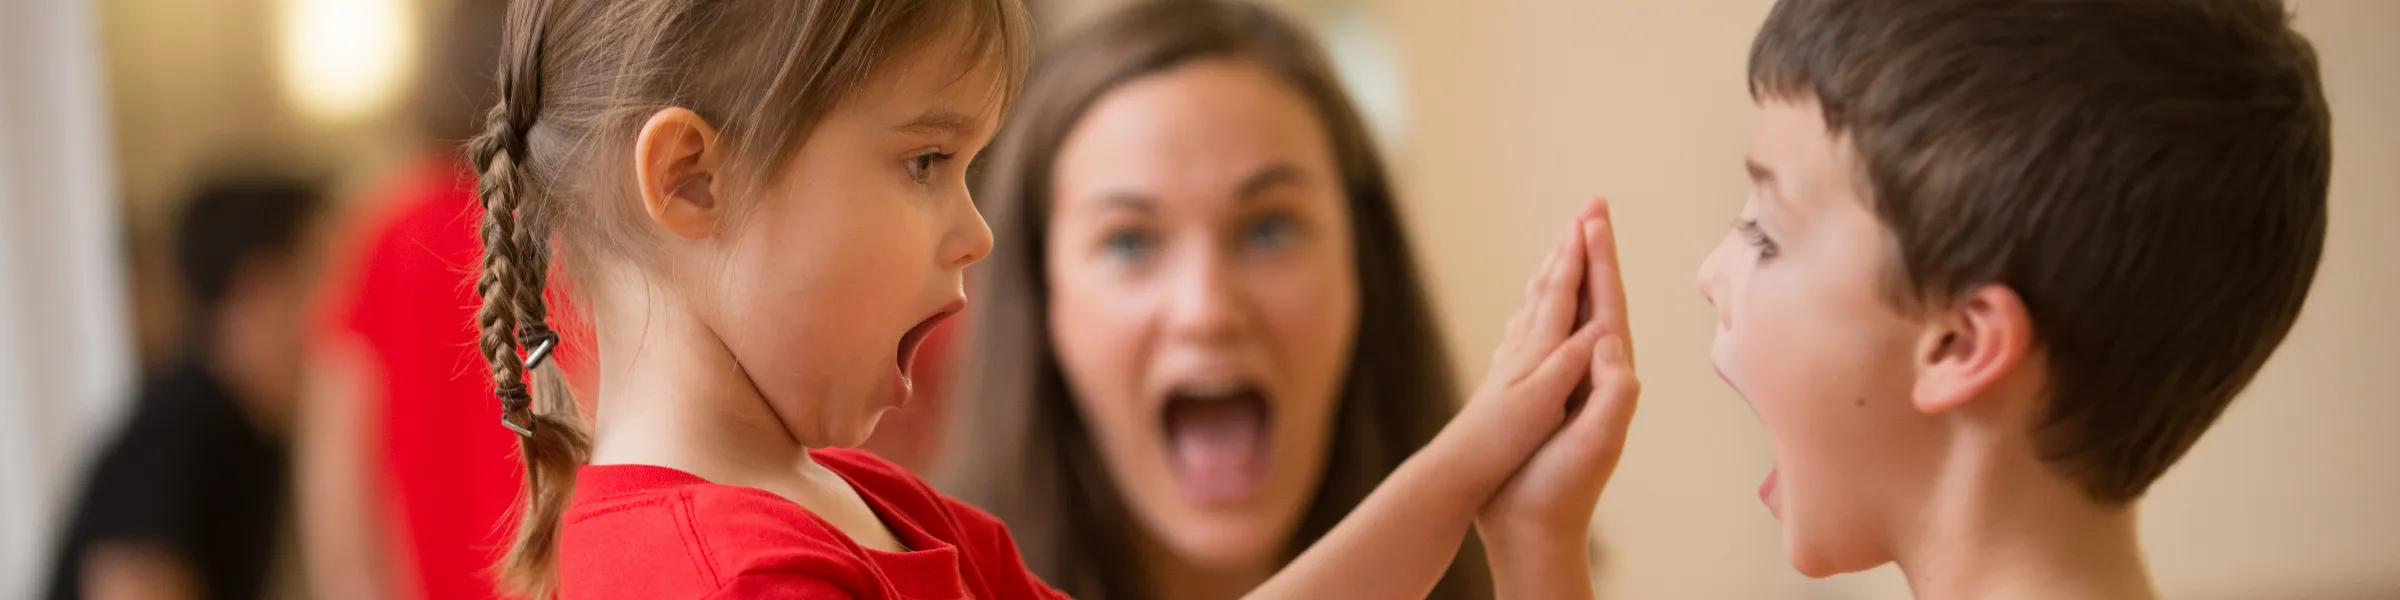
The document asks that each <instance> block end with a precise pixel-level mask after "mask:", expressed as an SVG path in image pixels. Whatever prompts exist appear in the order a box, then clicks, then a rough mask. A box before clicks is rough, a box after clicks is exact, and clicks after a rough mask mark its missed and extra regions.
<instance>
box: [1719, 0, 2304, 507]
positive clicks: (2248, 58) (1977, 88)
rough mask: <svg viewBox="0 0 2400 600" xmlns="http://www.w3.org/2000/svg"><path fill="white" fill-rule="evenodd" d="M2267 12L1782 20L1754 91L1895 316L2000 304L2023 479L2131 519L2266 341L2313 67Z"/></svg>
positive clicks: (2285, 269) (2293, 266) (2296, 277)
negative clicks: (2026, 464)
mask: <svg viewBox="0 0 2400 600" xmlns="http://www.w3.org/2000/svg"><path fill="white" fill-rule="evenodd" d="M2290 21H2291V17H2290V16H2289V15H2288V14H2286V13H2285V10H2284V7H2283V5H2282V3H2280V2H2277V1H2275V0H2046V1H2018V0H2009V1H1996V0H1785V1H1784V2H1781V3H1779V4H1777V5H1776V7H1775V9H1774V12H1773V13H1772V14H1770V15H1769V16H1768V17H1767V22H1766V25H1765V26H1764V27H1763V29H1762V30H1761V31H1760V32H1759V34H1758V38H1757V41H1756V43H1755V45H1754V46H1753V48H1752V50H1751V56H1750V81H1751V92H1752V95H1753V96H1754V97H1757V98H1760V99H1762V100H1763V99H1769V98H1776V99H1809V98H1813V99H1814V100H1816V101H1817V102H1818V103H1820V104H1821V105H1822V107H1823V116H1824V119H1825V123H1826V125H1827V126H1828V128H1829V130H1830V131H1833V132H1835V134H1836V135H1839V136H1844V137H1845V138H1846V140H1845V141H1847V142H1848V143H1849V144H1851V145H1852V147H1853V148H1855V149H1856V152H1857V156H1858V157H1859V160H1860V163H1861V164H1860V168H1861V169H1862V172H1863V173H1864V175H1865V179H1866V181H1867V184H1866V187H1867V188H1868V189H1866V190H1862V192H1864V194H1865V196H1866V197H1867V198H1869V203H1870V204H1871V205H1872V209H1873V210H1874V211H1875V213H1876V214H1877V216H1878V217H1879V218H1880V219H1881V221H1882V222H1883V224H1884V226H1885V227H1887V228H1889V229H1890V230H1891V231H1892V233H1893V234H1894V236H1895V238H1896V239H1897V245H1896V247H1894V248H1893V249H1892V254H1893V256H1895V257H1896V258H1895V263H1896V267H1897V268H1896V269H1895V272H1894V275H1893V277H1892V278H1891V279H1893V280H1894V285H1892V286H1891V287H1892V289H1891V290H1890V291H1891V295H1892V296H1893V299H1894V301H1895V303H1896V304H1897V305H1900V306H1904V307H1910V308H1912V309H1914V308H1925V307H1933V306H1941V305H1943V304H1944V303H1947V302H1950V301H1953V300H1955V299H1957V298H1959V297H1961V296H1962V295H1963V294H1965V293H1967V292H1969V291H1971V290H1973V289H1974V288H1976V287H1979V286H1983V285H1990V284H1998V285H2004V286H2007V287H2008V288H2009V289H2011V290H2013V291H2014V292H2015V293H2016V294H2017V295H2018V296H2019V297H2021V298H2022V299H2023V301H2024V303H2025V307H2026V311H2027V312H2028V313H2030V315H2031V318H2032V321H2033V330H2034V336H2035V342H2036V344H2037V346H2038V347H2039V348H2040V349H2041V350H2043V351H2044V352H2046V353H2047V354H2048V365H2047V366H2048V367H2049V372H2050V374H2051V379H2050V381H2048V382H2047V383H2048V386H2047V390H2046V391H2047V394H2048V401H2049V402H2050V405H2049V407H2048V409H2047V410H2048V413H2047V414H2046V415H2045V418H2044V420H2043V422H2042V423H2041V424H2040V426H2039V428H2038V429H2037V430H2036V431H2034V432H2032V434H2033V435H2034V439H2035V442H2036V443H2037V447H2038V449H2039V450H2040V452H2041V453H2042V457H2043V459H2044V460H2046V461H2048V462H2049V463H2050V464H2051V465H2052V466H2053V467H2055V468H2057V469H2059V470H2060V471H2061V472H2062V473H2064V474H2065V475H2067V476H2069V477H2071V478H2073V479H2074V480H2076V481H2078V482H2079V483H2081V484H2083V485H2084V486H2085V488H2086V491H2088V492H2089V493H2090V494H2091V496H2092V497H2093V498H2095V499H2096V500H2099V501H2101V502H2110V503H2122V502H2130V501H2132V500H2134V499H2136V498H2139V497H2140V496H2141V495H2142V493H2143V491H2145V490H2146V489H2148V487H2149V486H2150V484H2151V483H2152V482H2153V481H2156V480H2157V479H2158V477H2159V476H2160V475H2162V474H2164V473H2165V472H2166V470H2167V468H2168V467H2169V466H2171V465H2173V464H2174V463H2175V461H2176V460H2177V459H2178V458H2180V457H2182V456H2183V454H2184V452H2185V451H2186V450H2189V449H2190V448H2191V446H2192V444H2193V443H2194V442H2195V441H2197V440H2198V439H2199V437H2200V434H2201V433H2202V432H2203V431H2206V430H2207V429H2208V427H2209V425H2210V424H2211V423H2213V422H2215V420H2216V418H2217V416H2218V415H2219V414H2221V413H2222V412H2224V410H2225V407H2226V405H2227V404H2229V403H2230V402H2232V400H2233V397H2234V395H2235V394H2236V393H2238V392H2240V391H2241V389H2242V388H2243V387H2244V386H2246V385H2248V383H2249V382H2250V379H2251V377H2252V376H2253V375H2255V374H2256V373H2257V372H2258V369H2259V366H2260V365H2261V364H2263V363H2265V362H2266V360H2267V356H2268V355H2269V354H2272V353H2273V352H2274V349H2275V347H2276V345H2278V344H2280V343H2281V342H2282V341H2283V337H2284V334H2285V333H2287V332H2288V331H2289V330H2290V329H2291V326H2292V322H2293V320H2294V319H2295V318H2297V316H2298V315H2299V313H2300V306H2301V303H2302V301H2303V300H2304V299H2305V298H2306V297H2307V295H2308V288H2309V284H2310V282H2311V280H2313V279H2314V277H2315V274H2316V268H2317V260H2318V258H2319V256H2320V254H2321V253H2322V252H2323V246H2324V239H2325V196H2326V186H2327V181H2328V177H2329V169H2330V165H2331V163H2332V149H2331V145H2332V142H2331V133H2330V127H2331V124H2330V121H2331V117H2330V116H2329V115H2328V112H2327V109H2326V106H2325V97H2324V92H2323V89H2322V86H2321V84H2320V82H2319V81H2318V76H2317V57H2316V52H2315V51H2314V50H2313V49H2311V47H2310V45H2309V43H2308V41H2307V40H2306V39H2303V38H2302V37H2301V36H2300V35H2299V34H2298V33H2297V32H2295V31H2293V30H2292V28H2291V26H2290Z"/></svg>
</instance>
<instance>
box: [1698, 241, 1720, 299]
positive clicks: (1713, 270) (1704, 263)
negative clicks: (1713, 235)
mask: <svg viewBox="0 0 2400 600" xmlns="http://www.w3.org/2000/svg"><path fill="white" fill-rule="evenodd" d="M1723 254H1725V244H1724V242H1718V243H1717V246H1716V247H1715V248H1710V249H1709V251H1708V256H1705V257H1701V259H1700V272H1699V273H1698V274H1697V275H1696V281H1694V282H1693V283H1694V285H1697V286H1699V288H1700V299H1701V300H1706V301H1708V303H1709V305H1711V306H1714V305H1716V303H1717V273H1718V271H1720V270H1721V269H1720V268H1719V267H1718V264H1717V263H1718V262H1719V261H1718V260H1717V259H1718V257H1719V256H1721V255H1723Z"/></svg>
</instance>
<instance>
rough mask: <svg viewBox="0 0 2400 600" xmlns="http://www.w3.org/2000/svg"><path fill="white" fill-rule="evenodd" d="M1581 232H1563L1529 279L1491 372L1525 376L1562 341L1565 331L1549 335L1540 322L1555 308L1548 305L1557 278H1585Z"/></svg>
mask: <svg viewBox="0 0 2400 600" xmlns="http://www.w3.org/2000/svg"><path fill="white" fill-rule="evenodd" d="M1579 232H1580V228H1578V227H1574V226H1569V227H1568V228H1567V229H1566V231H1562V232H1560V233H1559V236H1558V241H1557V242H1556V243H1554V244H1552V245H1551V248H1550V253H1549V254H1547V255H1544V256H1543V257H1542V264H1541V266H1540V267H1539V268H1537V269H1535V270H1534V273H1533V276H1532V277H1530V278H1528V279H1526V281H1525V299H1524V301H1523V302H1522V303H1520V304H1519V305H1518V306H1517V311H1516V312H1514V313H1510V315H1509V317H1508V325H1507V329H1506V330H1505V331H1503V332H1502V333H1501V336H1500V345H1499V347H1497V348H1494V349H1493V350H1492V373H1491V375H1494V376H1499V377H1504V378H1505V379H1504V380H1515V379H1517V378H1519V377H1522V376H1524V374H1525V372H1526V371H1527V370H1528V369H1532V368H1533V367H1534V364H1535V362H1536V361H1539V360H1541V358H1542V356H1543V353H1545V352H1548V351H1549V350H1550V348H1551V346H1554V345H1556V344H1557V343H1558V339H1557V338H1558V336H1559V335H1561V334H1558V333H1549V334H1547V335H1545V334H1544V331H1543V330H1541V329H1539V328H1537V327H1536V326H1537V325H1538V324H1540V323H1541V319H1542V315H1544V314H1546V313H1547V312H1549V311H1550V310H1552V309H1549V308H1547V306H1548V303H1549V302H1550V301H1551V298H1550V296H1552V295H1555V294H1553V293H1552V290H1553V289H1555V288H1556V287H1557V281H1558V280H1561V279H1568V278H1570V277H1572V278H1576V279H1580V278H1581V275H1582V274H1581V272H1580V270H1581V269H1582V266H1581V262H1582V251H1581V250H1580V248H1581V247H1582V237H1583V236H1582V234H1581V233H1579ZM1570 262H1572V263H1574V264H1569V263H1570Z"/></svg>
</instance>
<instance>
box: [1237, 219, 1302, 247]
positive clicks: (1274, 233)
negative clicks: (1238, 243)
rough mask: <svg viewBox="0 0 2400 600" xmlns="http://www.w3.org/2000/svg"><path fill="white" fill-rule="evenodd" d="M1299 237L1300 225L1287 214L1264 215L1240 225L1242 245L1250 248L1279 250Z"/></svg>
mask: <svg viewBox="0 0 2400 600" xmlns="http://www.w3.org/2000/svg"><path fill="white" fill-rule="evenodd" d="M1299 237H1300V224H1299V222H1298V221H1296V220H1294V219H1293V218H1292V216H1291V215H1288V214H1282V213H1277V214H1271V215H1266V216H1262V217H1259V218H1256V219H1252V220H1251V221H1250V222H1249V223H1245V224H1243V225H1242V244H1243V245H1244V246H1247V247H1250V248H1256V249H1261V250H1279V249H1282V248H1285V247H1288V246H1290V245H1292V243H1293V242H1294V241H1297V240H1298V239H1299Z"/></svg>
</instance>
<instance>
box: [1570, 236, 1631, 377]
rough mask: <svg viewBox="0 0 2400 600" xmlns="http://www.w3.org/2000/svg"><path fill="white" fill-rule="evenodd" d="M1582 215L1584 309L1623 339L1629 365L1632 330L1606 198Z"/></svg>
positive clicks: (1605, 327)
mask: <svg viewBox="0 0 2400 600" xmlns="http://www.w3.org/2000/svg"><path fill="white" fill-rule="evenodd" d="M1584 212H1585V214H1586V215H1589V216H1588V217H1587V218H1584V219H1582V221H1581V222H1582V223H1583V226H1582V232H1581V233H1582V238H1583V240H1582V241H1583V244H1582V245H1583V252H1584V257H1583V258H1584V260H1583V261H1582V262H1583V267H1584V269H1585V273H1584V274H1583V275H1584V277H1583V284H1584V286H1585V288H1584V296H1585V301H1586V302H1588V303H1589V305H1588V306H1586V307H1585V310H1586V311H1587V312H1588V313H1589V314H1590V315H1591V318H1592V321H1593V322H1596V323H1599V324H1600V325H1601V327H1602V328H1604V329H1606V330H1608V331H1609V332H1610V333H1613V334H1615V335H1617V336H1620V337H1622V338H1623V340H1624V346H1625V351H1626V354H1625V357H1626V364H1627V365H1631V364H1633V363H1632V357H1633V354H1632V351H1633V329H1632V328H1631V324H1630V322H1629V320H1628V318H1627V317H1626V307H1625V274H1624V271H1623V270H1622V269H1621V268H1620V267H1619V263H1618V261H1617V228H1616V220H1615V219H1614V218H1613V217H1611V215H1610V214H1609V207H1608V199H1606V198H1595V199H1593V200H1592V203H1591V204H1589V205H1587V206H1586V207H1585V209H1584Z"/></svg>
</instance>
